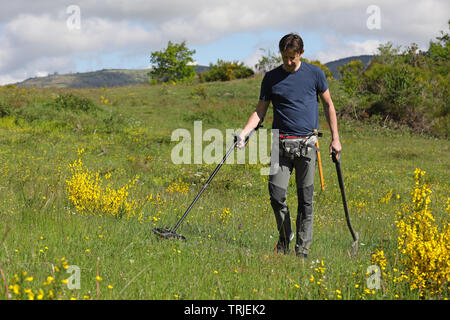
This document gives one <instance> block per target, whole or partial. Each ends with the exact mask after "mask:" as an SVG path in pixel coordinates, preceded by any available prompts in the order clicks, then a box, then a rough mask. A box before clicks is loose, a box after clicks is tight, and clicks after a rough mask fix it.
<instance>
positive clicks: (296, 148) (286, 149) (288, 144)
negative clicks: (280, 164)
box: [280, 135, 318, 160]
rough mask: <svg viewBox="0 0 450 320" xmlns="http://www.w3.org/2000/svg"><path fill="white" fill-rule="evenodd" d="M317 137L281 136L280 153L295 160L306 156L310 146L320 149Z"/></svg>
mask: <svg viewBox="0 0 450 320" xmlns="http://www.w3.org/2000/svg"><path fill="white" fill-rule="evenodd" d="M316 141H317V137H316V136H315V135H312V136H309V137H289V138H286V137H283V136H280V153H281V155H282V156H283V157H285V158H289V159H291V160H293V159H294V158H300V157H306V155H307V154H308V151H309V148H312V149H314V150H318V149H317V147H316Z"/></svg>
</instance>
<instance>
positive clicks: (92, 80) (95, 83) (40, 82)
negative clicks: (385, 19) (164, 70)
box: [15, 55, 373, 88]
mask: <svg viewBox="0 0 450 320" xmlns="http://www.w3.org/2000/svg"><path fill="white" fill-rule="evenodd" d="M372 57H373V56H372V55H361V56H354V57H348V58H343V59H339V60H336V61H331V62H328V63H326V64H325V65H326V66H327V67H328V68H329V69H330V71H331V73H332V74H333V76H334V77H335V78H336V79H340V78H341V74H340V73H339V71H338V70H337V68H338V67H339V66H342V65H344V64H346V63H349V62H350V61H353V60H358V59H359V60H361V61H362V63H363V64H364V66H365V67H366V66H367V65H368V64H369V62H370V60H371V59H372ZM208 69H209V67H208V66H196V70H195V71H196V72H197V73H200V72H203V71H207V70H208ZM149 71H150V70H149V69H103V70H99V71H92V72H82V73H78V72H77V73H69V74H57V73H55V74H52V75H48V76H46V77H34V78H30V79H27V80H24V81H22V82H18V83H15V85H17V86H18V87H21V88H46V87H56V88H103V87H122V86H132V85H138V84H145V83H148V80H149V78H148V75H147V74H148V72H149Z"/></svg>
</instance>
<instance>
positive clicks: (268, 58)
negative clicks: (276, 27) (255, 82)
mask: <svg viewBox="0 0 450 320" xmlns="http://www.w3.org/2000/svg"><path fill="white" fill-rule="evenodd" d="M260 50H261V51H264V53H266V52H267V53H266V54H265V55H263V56H262V57H261V59H259V60H258V63H257V64H255V69H256V70H257V72H259V73H265V72H267V71H269V70H272V69H274V68H276V67H278V66H279V65H281V64H282V63H283V59H282V58H281V55H280V54H279V53H277V52H272V51H271V50H270V49H269V50H265V49H260Z"/></svg>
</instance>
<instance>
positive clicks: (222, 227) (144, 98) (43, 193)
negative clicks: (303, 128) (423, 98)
mask: <svg viewBox="0 0 450 320" xmlns="http://www.w3.org/2000/svg"><path fill="white" fill-rule="evenodd" d="M260 81H261V77H259V76H257V77H255V78H253V79H249V80H237V81H231V82H226V83H208V84H200V85H198V84H195V85H155V86H137V87H126V88H103V89H82V90H75V89H74V90H65V89H20V88H17V87H14V86H8V87H1V88H0V106H2V108H0V111H1V110H6V111H4V112H3V113H0V115H2V116H1V117H0V219H1V224H0V243H1V246H0V272H1V278H0V299H36V300H41V299H67V300H68V299H336V300H340V299H342V300H344V299H355V300H367V299H447V298H448V297H449V279H450V259H449V249H450V243H449V240H450V235H449V232H450V227H449V220H448V218H449V214H450V194H449V181H450V174H449V172H450V161H449V159H450V153H449V143H448V140H442V139H436V138H431V137H427V136H420V135H417V134H413V133H411V132H409V131H408V130H406V129H405V130H399V129H396V130H393V129H389V128H385V127H382V126H380V125H379V124H377V123H371V122H367V123H364V124H361V123H358V122H351V121H343V120H341V121H340V123H339V125H340V134H341V140H342V144H343V148H344V149H343V153H342V168H343V174H344V179H345V186H346V193H347V200H348V204H349V211H350V216H351V219H352V224H353V226H354V228H355V229H356V231H357V232H358V233H359V235H360V240H359V252H358V254H357V255H356V257H353V258H351V257H350V255H349V250H350V246H351V243H352V238H351V235H350V232H349V231H348V229H347V226H346V223H345V219H344V210H343V207H342V200H341V195H340V191H339V187H338V183H337V177H336V171H335V167H334V164H333V163H332V161H331V159H329V158H328V156H327V154H326V150H327V147H328V144H329V141H330V134H329V131H328V129H327V127H326V122H325V120H324V117H323V112H322V110H320V113H321V131H323V133H324V136H323V138H321V140H320V145H321V151H322V162H323V163H322V164H323V168H324V178H325V190H323V191H322V190H321V188H320V180H319V175H318V174H317V175H316V182H315V190H316V191H315V198H314V199H315V202H314V208H315V217H314V239H313V245H312V248H311V253H310V256H309V257H308V259H298V258H297V257H295V255H294V254H292V253H291V254H288V255H283V254H278V253H276V252H275V244H276V241H277V232H276V225H275V218H274V216H273V213H272V210H271V207H270V201H269V198H268V190H267V181H268V177H267V176H264V175H261V174H260V172H261V168H264V167H266V165H265V164H261V163H258V164H249V163H247V164H225V165H224V166H223V167H222V169H221V170H220V171H219V173H218V174H217V176H216V177H215V179H214V180H213V181H212V183H211V184H210V185H209V187H208V189H207V190H206V191H205V192H204V194H203V195H202V197H201V198H200V200H199V201H198V202H197V203H196V205H195V207H194V208H193V209H192V211H191V212H190V213H189V215H188V216H187V218H186V220H185V221H184V222H183V224H182V225H181V226H180V229H179V230H178V231H179V232H180V233H181V234H183V235H184V236H185V237H186V238H187V241H186V242H181V241H167V240H161V239H158V238H157V237H156V236H155V235H154V234H153V233H152V231H151V229H152V227H155V226H157V227H172V226H173V225H175V223H176V222H177V221H178V219H179V218H180V217H181V216H182V214H183V213H184V211H185V210H186V208H187V206H188V205H189V204H190V202H191V201H192V200H193V199H194V197H195V196H196V195H197V193H198V192H199V191H200V189H201V187H202V186H203V184H204V183H205V182H206V180H207V179H208V177H209V175H210V174H211V173H212V171H213V170H214V168H215V166H216V164H174V163H172V161H171V150H172V148H173V147H174V146H175V145H176V144H177V143H178V142H175V141H171V134H172V132H173V131H174V130H175V129H178V128H185V129H187V130H188V131H190V132H191V133H193V128H194V121H198V120H201V121H202V124H203V130H204V131H205V130H207V129H208V128H217V129H219V130H220V131H222V132H223V133H224V134H225V131H226V129H239V128H241V127H242V126H243V125H244V124H245V122H246V121H247V118H248V116H249V114H250V113H251V112H252V111H253V109H254V107H255V103H256V101H257V98H258V93H259V85H260ZM330 87H331V93H332V96H333V97H334V98H335V102H336V106H337V108H339V107H340V106H341V104H343V103H345V101H344V100H343V98H342V97H341V96H340V92H341V90H340V87H339V83H337V82H334V81H331V82H330ZM199 92H201V94H199ZM68 93H71V94H73V95H74V96H76V97H83V98H87V99H89V100H90V101H91V102H93V104H92V105H90V104H86V105H85V106H86V107H85V108H83V109H81V108H76V107H73V108H68V109H61V108H58V107H57V106H58V105H57V101H59V100H58V99H59V98H60V97H64V96H66V95H67V94H68ZM72 98H73V97H72ZM71 101H72V100H71ZM76 101H78V100H76ZM80 101H81V100H80ZM5 106H7V107H5ZM271 121H272V113H271V111H269V114H268V115H267V117H266V119H265V128H270V125H271ZM209 143H210V142H208V141H205V142H204V144H203V146H206V145H208V144H209ZM226 147H227V146H226V145H225V143H224V150H225V148H226ZM287 201H288V204H289V206H290V208H291V212H292V213H293V214H292V216H295V214H294V213H295V212H296V210H297V208H296V207H297V205H296V201H297V200H296V191H295V181H294V179H292V181H291V183H290V189H289V194H288V200H287ZM293 223H295V219H293ZM70 266H77V267H79V274H78V275H79V287H77V288H74V287H73V286H72V287H71V286H70V285H69V284H70V283H71V281H72V280H73V277H72V276H74V273H73V271H72V270H73V268H70ZM373 270H375V271H373ZM68 271H69V272H68ZM377 272H378V273H379V274H377Z"/></svg>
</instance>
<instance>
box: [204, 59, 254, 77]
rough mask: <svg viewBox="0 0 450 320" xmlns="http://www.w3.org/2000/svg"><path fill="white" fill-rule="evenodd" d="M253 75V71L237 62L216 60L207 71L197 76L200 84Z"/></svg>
mask: <svg viewBox="0 0 450 320" xmlns="http://www.w3.org/2000/svg"><path fill="white" fill-rule="evenodd" d="M253 74H254V72H253V70H252V69H250V68H248V67H246V66H244V63H243V62H241V63H239V62H238V61H234V62H229V61H223V60H220V59H218V60H217V64H212V63H210V65H209V71H206V72H202V73H200V74H199V78H200V81H201V82H205V81H206V82H210V81H230V80H234V79H243V78H248V77H250V76H252V75H253Z"/></svg>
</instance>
